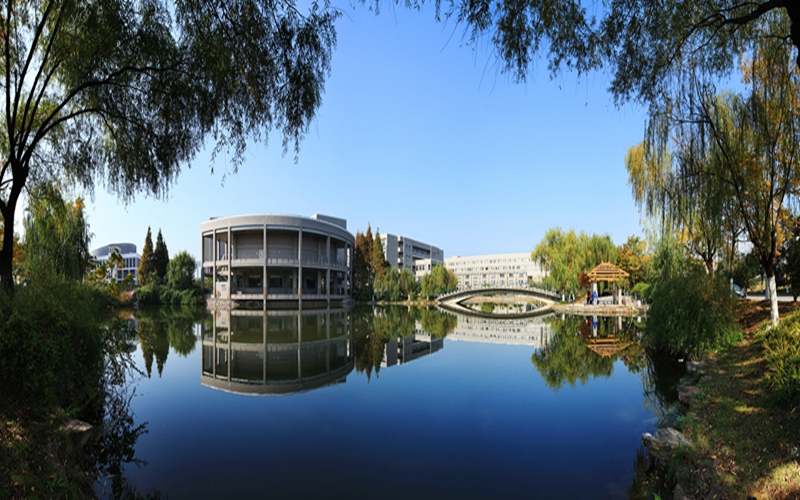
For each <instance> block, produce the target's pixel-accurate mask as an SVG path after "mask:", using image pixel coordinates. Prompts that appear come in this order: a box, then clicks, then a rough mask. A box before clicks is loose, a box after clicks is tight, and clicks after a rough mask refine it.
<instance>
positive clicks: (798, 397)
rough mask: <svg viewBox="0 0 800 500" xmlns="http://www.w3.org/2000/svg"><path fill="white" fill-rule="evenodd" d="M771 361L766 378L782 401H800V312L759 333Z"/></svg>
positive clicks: (773, 391) (785, 403) (791, 402)
mask: <svg viewBox="0 0 800 500" xmlns="http://www.w3.org/2000/svg"><path fill="white" fill-rule="evenodd" d="M758 339H759V340H760V342H761V345H762V346H763V348H764V358H765V361H766V364H767V373H766V379H767V383H768V384H769V387H770V389H771V390H772V393H773V395H774V397H775V399H776V402H777V403H778V404H782V405H792V406H794V405H796V404H798V403H800V313H799V312H794V313H792V314H791V315H789V316H787V317H785V318H783V319H782V320H781V324H780V325H779V326H777V327H774V328H767V327H765V328H764V329H762V330H761V331H760V332H759V334H758Z"/></svg>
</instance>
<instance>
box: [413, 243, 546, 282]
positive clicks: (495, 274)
mask: <svg viewBox="0 0 800 500" xmlns="http://www.w3.org/2000/svg"><path fill="white" fill-rule="evenodd" d="M430 264H431V263H430V262H426V261H420V262H418V263H417V268H416V269H415V275H416V276H417V278H420V277H422V276H423V275H424V274H426V273H427V272H429V271H428V270H426V269H429V268H430ZM444 267H446V268H447V269H449V270H451V271H453V273H455V275H456V277H457V278H458V289H459V290H467V289H474V288H484V287H521V286H527V285H528V284H529V283H538V282H540V281H541V280H542V279H543V278H544V276H545V272H544V270H543V269H542V266H540V265H539V264H538V263H537V262H534V261H533V260H532V259H531V254H530V252H525V253H500V254H491V255H475V256H473V257H460V256H458V255H455V256H453V257H448V258H446V259H444Z"/></svg>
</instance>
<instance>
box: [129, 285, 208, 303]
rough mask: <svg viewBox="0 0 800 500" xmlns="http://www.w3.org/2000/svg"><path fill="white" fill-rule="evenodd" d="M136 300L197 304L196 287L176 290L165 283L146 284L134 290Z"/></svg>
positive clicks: (142, 301) (140, 301)
mask: <svg viewBox="0 0 800 500" xmlns="http://www.w3.org/2000/svg"><path fill="white" fill-rule="evenodd" d="M134 296H135V297H136V300H137V301H138V302H139V303H140V304H143V305H186V306H192V305H196V304H197V302H198V299H197V294H196V293H195V290H194V289H189V290H175V289H173V288H170V287H168V286H164V285H144V286H140V287H139V288H137V289H136V290H135V291H134Z"/></svg>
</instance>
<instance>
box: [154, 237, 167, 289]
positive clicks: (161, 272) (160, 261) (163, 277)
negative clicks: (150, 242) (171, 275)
mask: <svg viewBox="0 0 800 500" xmlns="http://www.w3.org/2000/svg"><path fill="white" fill-rule="evenodd" d="M168 266H169V251H168V250H167V244H166V243H164V238H163V237H162V236H161V229H159V230H158V236H157V237H156V249H155V251H154V252H153V268H154V271H155V275H156V276H157V278H156V282H157V283H161V284H166V283H167V267H168Z"/></svg>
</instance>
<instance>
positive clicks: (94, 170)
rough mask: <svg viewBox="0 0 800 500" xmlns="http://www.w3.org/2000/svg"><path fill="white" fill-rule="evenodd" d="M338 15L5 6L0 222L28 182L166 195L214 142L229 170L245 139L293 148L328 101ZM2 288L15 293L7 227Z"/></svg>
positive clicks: (257, 4)
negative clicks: (274, 138) (226, 156)
mask: <svg viewBox="0 0 800 500" xmlns="http://www.w3.org/2000/svg"><path fill="white" fill-rule="evenodd" d="M338 15H339V12H338V11H336V10H333V9H330V8H328V7H327V5H322V6H320V5H318V4H317V3H316V2H313V1H312V3H311V4H310V5H309V10H308V12H307V13H305V14H303V13H301V11H300V10H299V8H298V7H297V6H296V5H295V2H294V1H293V0H280V1H278V2H272V1H266V0H255V1H253V0H229V1H226V2H218V1H216V0H198V1H192V2H185V1H169V0H152V1H147V2H114V1H110V0H87V1H75V0H43V1H42V2H9V3H7V5H6V7H5V9H4V12H3V16H2V19H0V38H1V40H0V51H1V52H2V62H3V64H2V68H3V71H2V73H1V74H0V80H2V88H3V89H4V90H5V91H4V92H3V93H2V100H3V106H2V109H3V113H4V114H3V119H2V120H1V121H0V153H1V154H0V158H2V160H1V161H0V214H2V216H3V219H4V220H6V221H13V220H14V216H15V212H16V208H17V204H18V201H19V199H20V195H21V194H22V192H23V189H25V188H26V186H27V184H28V182H29V181H31V180H35V181H37V182H40V181H42V180H49V179H51V178H65V179H69V180H71V181H75V182H77V183H79V184H80V185H82V186H83V187H85V188H87V189H89V190H91V189H93V187H94V185H95V183H96V182H101V181H102V182H104V183H105V185H106V186H107V187H108V188H109V189H110V190H111V191H113V192H115V193H117V194H118V195H120V196H121V197H122V198H123V199H125V200H130V199H131V197H132V196H133V195H134V194H135V193H137V192H140V191H145V192H148V193H150V194H153V195H155V196H162V195H164V194H165V193H166V192H167V189H168V187H169V186H170V184H171V183H172V182H173V181H174V180H175V178H176V176H177V174H178V173H179V171H180V167H181V166H182V165H185V164H186V163H187V162H189V161H190V160H191V159H192V158H194V156H195V155H196V154H197V152H198V151H200V150H201V149H202V148H203V147H204V143H205V140H206V138H208V137H212V138H213V139H214V141H215V142H214V145H213V146H212V147H211V149H212V161H213V158H214V157H215V156H216V154H218V153H220V152H230V154H231V155H232V157H233V165H234V167H233V171H234V172H235V171H236V167H237V166H238V165H239V164H240V162H241V161H242V159H243V154H244V151H245V149H246V144H247V142H248V140H251V139H255V140H261V139H264V140H266V139H267V138H268V137H269V136H270V132H271V131H272V130H273V129H275V130H279V131H280V132H281V134H282V137H283V149H284V151H287V150H288V148H289V145H290V144H291V145H292V146H293V148H294V151H295V154H296V153H297V152H298V150H299V142H300V139H301V137H302V136H303V134H304V133H305V132H306V130H307V128H308V124H309V123H310V121H311V119H312V118H313V116H314V114H315V112H316V110H317V109H318V108H319V106H320V103H321V102H322V90H323V85H324V78H325V76H326V75H327V74H328V72H329V68H330V60H331V51H332V49H333V47H334V45H335V43H336V35H335V31H334V25H333V23H334V21H335V19H336V18H337V17H338ZM2 240H3V242H4V245H3V247H2V250H0V287H3V288H4V289H6V290H7V291H9V292H13V287H14V283H13V279H12V255H13V247H14V245H13V225H11V224H6V225H4V228H3V238H2Z"/></svg>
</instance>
